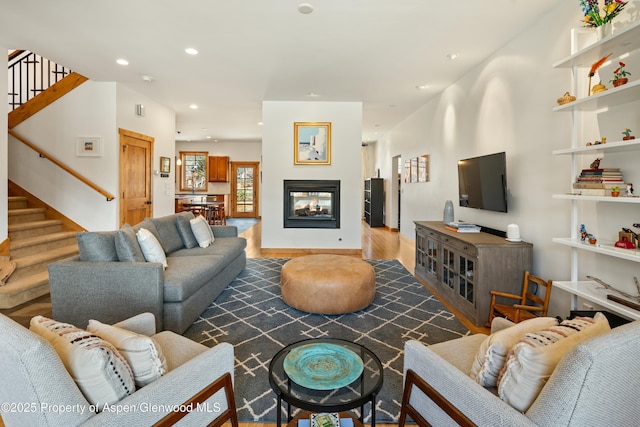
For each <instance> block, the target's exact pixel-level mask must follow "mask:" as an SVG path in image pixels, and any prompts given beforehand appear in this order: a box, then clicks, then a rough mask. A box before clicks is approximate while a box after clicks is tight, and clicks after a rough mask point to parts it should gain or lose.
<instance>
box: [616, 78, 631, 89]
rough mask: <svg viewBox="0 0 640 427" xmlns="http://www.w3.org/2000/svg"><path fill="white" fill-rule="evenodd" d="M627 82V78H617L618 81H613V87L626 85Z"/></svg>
mask: <svg viewBox="0 0 640 427" xmlns="http://www.w3.org/2000/svg"><path fill="white" fill-rule="evenodd" d="M628 81H629V79H628V78H626V77H622V78H619V79H615V80H614V81H613V85H614V86H615V87H618V86H622V85H626V84H627V82H628Z"/></svg>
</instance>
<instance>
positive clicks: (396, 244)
mask: <svg viewBox="0 0 640 427" xmlns="http://www.w3.org/2000/svg"><path fill="white" fill-rule="evenodd" d="M240 235H241V236H242V237H245V238H246V239H247V248H246V253H247V257H248V258H264V257H266V255H263V254H262V252H261V250H260V247H261V235H262V228H261V223H258V224H256V225H254V226H253V227H251V228H249V229H248V230H246V231H244V232H243V233H241V234H240ZM414 251H415V246H414V241H413V240H411V239H409V238H407V237H404V236H403V235H402V234H400V233H398V232H395V231H389V230H388V229H386V228H383V227H380V228H371V227H369V226H368V225H367V224H365V223H364V222H363V223H362V258H363V259H397V260H398V261H400V263H401V264H402V265H403V266H404V267H405V268H406V269H407V270H408V271H410V272H411V273H413V271H414V267H415V252H414ZM301 255H305V254H304V253H300V252H291V251H288V252H287V251H283V252H281V253H280V252H278V253H274V252H273V251H272V250H270V251H269V255H268V257H270V258H294V257H297V256H301ZM423 285H424V286H425V287H426V288H427V289H428V290H429V291H430V292H432V293H434V294H435V295H436V296H438V295H437V293H436V292H434V290H433V289H432V288H431V287H430V286H429V285H428V284H427V283H423ZM440 300H441V301H442V299H440ZM443 304H444V305H445V306H446V307H447V309H448V310H449V311H451V312H452V313H454V314H455V315H456V317H457V318H458V319H459V320H460V321H461V322H462V323H463V324H464V325H465V327H467V328H468V329H469V330H470V331H471V332H473V333H479V332H482V333H488V332H487V329H485V328H478V327H476V326H474V325H473V324H472V323H471V322H470V321H469V320H467V319H466V318H464V317H463V316H462V315H461V314H460V313H459V312H458V311H457V310H455V309H454V308H453V307H452V306H450V305H449V304H447V303H446V302H445V301H443ZM0 313H2V314H5V315H7V316H9V317H11V318H13V319H14V320H15V321H17V322H19V323H21V324H23V325H25V326H26V327H28V325H29V320H30V319H31V318H32V317H33V316H36V315H38V314H40V315H43V316H49V317H50V316H51V299H50V298H49V296H48V295H46V296H43V297H40V298H38V299H36V300H34V301H32V302H30V303H27V304H23V305H21V306H18V307H16V308H13V309H6V310H0ZM378 425H379V426H381V427H389V426H390V425H384V424H378ZM1 426H2V420H1V419H0V427H1ZM241 427H273V424H271V423H241Z"/></svg>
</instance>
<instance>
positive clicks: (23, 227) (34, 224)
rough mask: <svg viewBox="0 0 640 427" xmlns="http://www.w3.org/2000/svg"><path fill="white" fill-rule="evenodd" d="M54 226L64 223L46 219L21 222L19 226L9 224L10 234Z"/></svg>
mask: <svg viewBox="0 0 640 427" xmlns="http://www.w3.org/2000/svg"><path fill="white" fill-rule="evenodd" d="M52 225H62V221H60V220H59V219H45V220H42V221H31V222H21V223H18V224H9V225H8V227H7V228H8V230H9V232H12V231H22V230H29V229H31V228H39V227H49V226H52Z"/></svg>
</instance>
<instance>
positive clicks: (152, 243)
mask: <svg viewBox="0 0 640 427" xmlns="http://www.w3.org/2000/svg"><path fill="white" fill-rule="evenodd" d="M136 237H137V238H138V244H140V249H141V250H142V255H144V259H145V260H146V261H147V262H159V263H161V264H162V267H163V268H167V256H166V255H165V253H164V249H162V245H161V244H160V242H159V241H158V239H157V238H156V236H154V235H153V233H151V232H150V231H149V230H147V229H146V228H141V229H140V230H138V232H137V233H136Z"/></svg>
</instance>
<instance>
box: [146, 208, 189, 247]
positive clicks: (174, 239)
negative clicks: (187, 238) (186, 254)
mask: <svg viewBox="0 0 640 427" xmlns="http://www.w3.org/2000/svg"><path fill="white" fill-rule="evenodd" d="M176 219H177V215H176V214H171V215H166V216H162V217H160V218H149V221H151V222H152V223H153V225H154V226H155V228H156V230H155V231H156V233H154V234H155V235H156V237H157V238H158V241H159V242H160V244H161V245H162V248H163V249H164V251H165V253H167V254H170V253H171V252H175V251H177V250H178V249H182V248H183V247H184V243H182V237H180V233H178V227H177V224H176ZM143 228H145V227H143Z"/></svg>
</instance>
